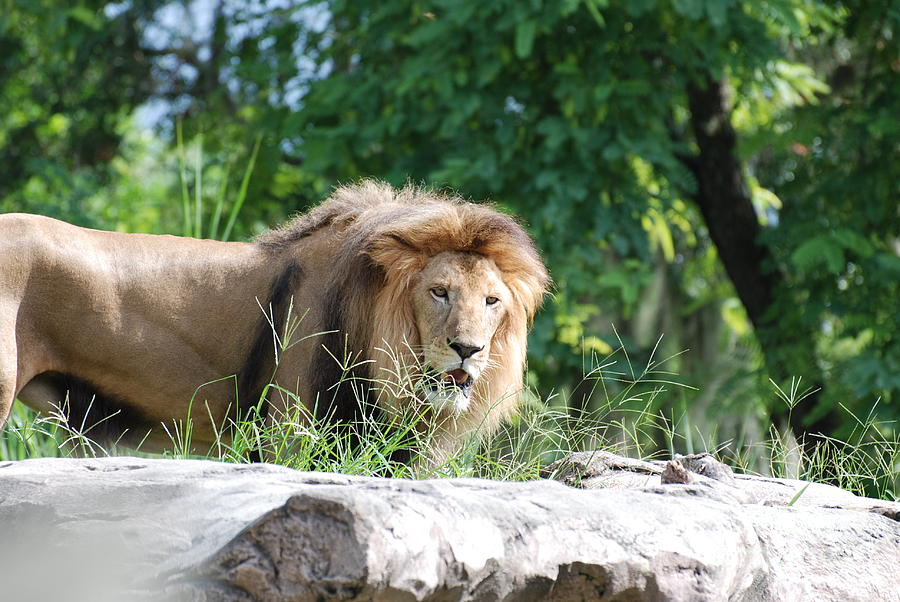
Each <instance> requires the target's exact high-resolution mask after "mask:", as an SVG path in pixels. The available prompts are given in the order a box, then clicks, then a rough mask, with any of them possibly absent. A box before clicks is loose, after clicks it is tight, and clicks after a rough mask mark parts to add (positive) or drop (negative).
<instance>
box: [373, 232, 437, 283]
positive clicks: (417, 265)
mask: <svg viewBox="0 0 900 602" xmlns="http://www.w3.org/2000/svg"><path fill="white" fill-rule="evenodd" d="M367 254H368V255H369V257H371V258H372V261H374V262H375V264H376V265H378V266H381V268H382V269H384V271H385V272H386V273H387V274H392V273H393V274H409V273H412V272H416V271H418V270H421V269H422V268H423V267H425V259H426V258H425V255H424V253H422V252H421V251H419V250H418V249H416V248H415V247H414V246H413V245H411V244H410V243H408V242H407V241H406V240H404V239H403V237H401V236H399V235H397V234H385V235H382V236H379V237H378V238H376V239H375V240H373V241H372V242H371V243H370V244H369V247H368V249H367Z"/></svg>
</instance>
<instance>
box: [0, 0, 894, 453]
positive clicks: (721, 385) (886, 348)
mask: <svg viewBox="0 0 900 602" xmlns="http://www.w3.org/2000/svg"><path fill="white" fill-rule="evenodd" d="M57 5H58V3H56V2H51V1H49V0H41V1H38V2H22V1H14V0H5V3H4V4H3V8H4V10H3V11H0V81H2V85H0V210H4V211H31V212H39V213H44V214H47V215H53V216H57V217H62V218H65V219H68V220H70V221H74V222H76V223H81V224H84V225H92V226H101V227H108V228H114V229H118V230H125V231H145V232H181V233H190V234H194V235H204V236H212V237H224V238H229V239H239V238H247V237H248V236H251V235H252V234H254V233H256V232H258V231H260V230H261V229H263V228H264V227H266V226H267V225H272V224H274V223H277V222H278V221H281V220H283V219H284V218H285V217H286V216H287V215H288V214H289V213H291V212H292V211H295V210H298V209H303V208H305V207H307V206H308V205H309V204H310V203H312V202H314V201H316V200H318V199H321V198H323V197H324V196H325V195H326V194H327V192H328V190H329V189H330V186H331V185H333V184H334V183H336V182H339V181H340V182H346V181H348V180H352V179H354V178H358V177H362V176H376V177H379V178H383V179H387V180H389V181H391V182H393V183H395V184H400V183H403V182H404V181H406V180H407V179H412V180H414V181H424V182H428V183H433V184H435V185H438V186H450V187H453V188H456V189H459V190H460V191H461V192H462V193H463V194H465V195H468V196H471V197H473V198H477V199H482V198H486V199H490V200H493V201H494V202H496V203H498V204H499V205H500V207H501V209H504V210H508V211H510V212H513V213H515V214H517V215H519V216H521V217H522V219H523V220H524V221H525V223H526V224H527V226H528V228H529V230H530V232H531V233H532V235H533V236H534V237H535V239H536V241H537V244H538V246H539V248H541V249H542V251H543V252H544V254H545V257H546V259H547V262H548V264H549V266H550V270H551V273H552V275H553V277H554V280H555V283H556V295H555V297H554V299H553V300H552V301H551V302H550V303H548V307H547V308H546V309H545V311H544V312H543V313H542V314H541V315H540V316H539V317H538V319H537V323H536V327H535V330H534V334H533V335H532V339H531V341H530V358H529V359H530V364H529V369H530V373H531V375H532V376H533V380H534V382H535V383H536V386H537V387H538V388H539V390H540V391H541V393H542V395H544V396H547V395H549V392H550V391H551V390H562V391H566V392H572V391H577V390H579V387H581V386H582V385H581V384H580V379H581V375H582V374H583V372H584V370H585V368H587V369H589V368H590V366H585V364H586V363H587V364H590V361H589V360H586V358H590V357H591V356H592V354H600V355H604V354H606V353H609V352H610V351H611V350H612V349H614V348H618V347H619V346H620V345H623V346H624V347H625V349H626V350H627V351H628V353H629V354H630V356H631V357H632V358H633V359H634V360H635V361H638V362H648V361H649V360H650V359H651V358H652V357H653V354H654V350H656V352H657V353H659V354H662V355H663V356H673V359H672V364H673V365H672V369H673V370H675V371H677V372H679V373H680V374H682V375H683V376H682V377H681V378H682V379H683V380H685V381H687V382H690V383H693V384H695V385H698V388H699V389H700V391H699V392H696V393H694V392H692V391H691V390H684V391H680V392H679V394H677V395H675V394H671V395H660V396H656V397H654V399H653V404H655V405H654V407H653V411H654V412H663V413H664V414H666V415H673V414H674V413H675V412H676V410H679V409H680V408H682V407H684V408H686V409H687V416H688V419H689V422H690V423H691V424H692V425H694V426H697V427H700V428H704V427H705V428H706V429H714V428H716V427H717V426H718V427H721V429H722V431H723V432H722V433H721V434H722V436H723V438H724V439H731V438H738V439H741V438H743V437H753V436H758V435H759V423H760V421H761V422H762V424H768V421H767V420H766V416H767V415H768V414H775V415H783V409H782V407H781V405H780V403H779V402H778V401H777V399H776V398H775V397H774V396H772V395H770V394H769V392H768V388H767V387H768V384H767V376H768V374H767V373H766V369H765V368H764V367H763V366H764V365H767V366H768V367H769V369H772V367H773V366H776V367H779V368H780V369H781V375H796V376H804V377H806V378H807V381H809V380H810V379H813V378H816V379H817V380H820V381H821V384H822V385H823V387H824V392H823V395H821V396H820V397H819V399H818V401H816V402H815V403H816V404H817V406H816V407H808V408H807V407H805V406H801V407H802V408H803V413H804V415H805V416H806V417H807V418H809V419H815V418H816V417H817V416H821V415H822V414H824V413H826V412H832V413H834V408H837V407H838V403H843V404H844V406H845V407H847V408H848V409H849V410H851V411H852V412H854V413H855V414H860V413H864V411H863V409H864V408H868V407H870V406H871V405H872V404H873V403H875V402H876V400H878V399H880V400H881V401H880V402H878V404H877V407H878V412H879V418H882V419H884V420H885V421H886V422H885V424H888V425H890V424H891V420H896V419H897V418H898V417H900V408H898V403H900V400H898V398H897V396H898V392H900V342H898V340H900V338H898V328H900V321H898V320H897V318H896V313H897V312H896V309H895V306H896V299H897V298H898V293H900V291H898V286H900V284H898V283H900V258H898V242H897V232H898V231H900V223H898V221H900V215H898V213H897V211H896V206H897V198H898V197H900V195H898V192H900V190H898V188H897V182H898V181H900V174H898V173H897V170H898V169H900V168H898V167H897V166H898V165H900V162H898V161H896V154H897V153H896V139H897V135H898V134H900V131H898V125H897V124H898V121H897V119H896V114H897V97H898V91H900V90H898V85H900V84H898V82H900V79H898V78H897V77H896V65H897V64H898V60H900V59H898V55H897V52H898V50H897V48H898V46H897V44H896V43H895V42H896V37H897V35H898V31H897V29H898V19H900V13H898V12H897V11H896V9H894V8H893V7H892V5H891V4H890V3H887V2H861V1H851V2H841V3H838V4H835V3H830V2H825V1H816V0H813V1H807V0H764V1H751V0H720V1H714V0H628V1H625V2H609V1H608V0H565V1H563V2H556V3H553V2H532V1H517V0H496V1H494V2H478V1H476V0H452V1H449V2H443V3H439V4H437V5H434V4H426V3H422V2H420V1H418V0H389V1H384V2H379V3H361V2H351V1H348V0H333V1H330V2H300V3H286V4H285V3H275V2H254V3H243V2H224V1H223V2H212V3H199V2H192V1H190V0H185V1H182V2H178V1H164V0H149V1H145V2H124V3H115V4H112V5H111V4H107V3H103V2H99V1H94V0H80V1H79V2H77V3H74V4H72V3H70V4H69V5H66V6H65V7H62V8H60V7H59V6H57ZM203 6H205V7H206V9H207V10H208V12H209V13H210V14H209V15H207V16H208V17H209V18H208V19H207V21H208V23H207V24H206V25H204V24H203V23H206V21H203V20H201V19H198V18H197V15H196V13H197V12H198V11H200V10H201V9H202V7H203ZM710 77H711V78H713V79H715V80H724V81H727V82H729V84H730V86H731V88H732V91H733V97H734V102H735V108H734V111H733V113H732V115H731V120H732V123H733V124H734V126H735V127H736V129H737V131H738V148H739V152H740V157H741V159H742V160H743V161H744V163H745V166H746V181H747V183H748V185H749V187H750V189H751V191H752V196H753V200H754V204H755V206H756V209H757V213H758V216H759V219H760V222H761V223H762V224H763V225H764V228H763V231H764V234H763V238H764V240H763V242H764V243H765V244H766V245H767V247H768V248H769V249H771V251H772V253H773V256H774V265H771V266H767V269H771V270H774V271H777V272H778V273H780V274H783V276H784V278H783V280H784V283H785V286H784V287H783V289H782V290H780V291H779V292H778V294H777V298H776V301H775V306H774V307H773V308H772V311H771V313H772V315H774V316H777V319H776V320H775V325H774V327H773V328H774V329H775V330H776V332H774V333H768V334H767V333H765V332H760V333H754V332H753V331H752V329H751V328H750V325H749V322H748V320H747V317H746V314H745V313H744V311H743V309H742V307H741V305H740V302H739V300H738V298H737V297H736V294H735V292H734V288H733V287H732V286H731V283H730V281H729V278H728V276H727V275H726V274H725V272H724V270H723V269H722V267H721V265H720V262H719V260H718V257H717V252H716V248H715V246H714V245H713V244H712V242H711V240H710V238H709V235H708V233H707V230H706V225H705V218H704V216H703V215H701V214H700V212H699V210H698V209H697V207H696V206H695V205H694V204H693V203H692V202H691V199H692V196H693V195H694V194H695V193H696V192H697V188H698V182H697V180H696V178H695V175H694V173H693V172H692V171H691V170H690V169H688V168H687V167H686V165H685V162H684V160H683V159H684V158H685V157H690V156H691V155H693V154H695V153H696V151H697V147H696V142H695V140H694V135H693V131H692V123H691V114H690V110H689V106H688V102H687V96H688V92H689V91H690V90H691V88H692V87H695V86H698V85H702V84H703V82H705V81H706V80H707V78H710ZM148 100H149V101H150V104H149V105H147V104H144V105H143V106H144V108H145V109H146V108H147V107H148V106H149V107H151V108H154V109H155V110H156V111H157V112H158V113H159V114H160V115H162V117H161V118H160V120H159V122H158V124H157V130H156V132H155V133H154V134H150V133H147V132H146V131H141V129H140V128H139V127H138V125H136V120H135V117H134V109H135V107H137V106H138V105H141V104H142V103H145V102H146V101H148ZM179 140H180V142H179ZM251 174H252V177H251ZM660 333H664V335H665V336H664V337H663V338H662V340H661V341H660V340H659V334H660ZM770 335H772V336H773V338H775V339H777V340H779V341H788V343H786V344H784V345H781V346H779V348H778V349H777V350H776V351H775V352H772V351H771V350H768V351H767V354H768V355H769V357H768V358H767V362H766V363H764V362H763V358H762V356H761V352H760V346H759V344H758V342H757V337H759V340H762V341H763V342H766V341H767V340H770V339H767V338H766V337H767V336H770ZM774 335H777V336H774ZM791 339H793V341H791ZM657 345H658V349H657ZM686 349H687V350H688V352H687V353H684V354H680V352H682V351H684V350H686ZM819 377H821V379H820V378H819ZM609 386H610V387H613V388H615V387H617V386H621V387H624V386H625V385H623V384H621V383H620V384H615V383H610V384H609ZM571 399H573V400H575V401H573V406H574V407H573V408H572V412H573V414H575V413H578V412H581V411H585V410H590V409H596V408H597V407H598V406H600V405H602V403H603V399H602V397H598V398H593V399H586V398H584V396H582V395H574V396H573V397H572V398H571ZM807 405H810V406H812V405H813V404H812V402H810V403H809V404H807ZM840 428H841V429H843V432H844V433H845V434H846V433H848V432H850V431H851V430H852V428H853V422H852V421H851V420H849V419H847V417H846V416H842V426H840ZM885 429H887V430H890V429H896V427H895V426H887V427H885ZM763 430H764V429H763ZM725 431H727V433H726V432H725ZM754 433H756V435H754ZM663 439H664V438H663ZM657 443H658V444H664V443H665V441H663V440H662V439H660V440H658V441H657Z"/></svg>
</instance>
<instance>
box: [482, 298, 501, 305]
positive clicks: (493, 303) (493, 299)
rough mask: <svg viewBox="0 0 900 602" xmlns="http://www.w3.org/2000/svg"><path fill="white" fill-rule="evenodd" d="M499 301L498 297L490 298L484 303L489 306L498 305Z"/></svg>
mask: <svg viewBox="0 0 900 602" xmlns="http://www.w3.org/2000/svg"><path fill="white" fill-rule="evenodd" d="M498 301H500V299H498V298H497V297H488V298H486V299H485V300H484V302H485V303H487V304H488V305H496V304H497V302H498Z"/></svg>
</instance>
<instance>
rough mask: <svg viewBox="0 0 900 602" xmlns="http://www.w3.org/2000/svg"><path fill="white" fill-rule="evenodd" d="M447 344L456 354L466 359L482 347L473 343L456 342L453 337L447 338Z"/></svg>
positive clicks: (482, 347)
mask: <svg viewBox="0 0 900 602" xmlns="http://www.w3.org/2000/svg"><path fill="white" fill-rule="evenodd" d="M447 344H448V345H449V346H450V349H452V350H453V351H455V352H456V353H457V355H459V357H460V358H462V359H467V358H470V357H472V356H473V355H475V354H476V353H478V352H479V351H481V350H482V349H484V346H483V345H482V346H481V347H476V346H475V345H463V344H462V343H459V342H456V341H454V340H453V339H447Z"/></svg>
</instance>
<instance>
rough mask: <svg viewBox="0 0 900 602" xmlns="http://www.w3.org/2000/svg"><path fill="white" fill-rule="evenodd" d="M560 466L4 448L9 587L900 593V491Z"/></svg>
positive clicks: (407, 594) (684, 461) (257, 594)
mask: <svg viewBox="0 0 900 602" xmlns="http://www.w3.org/2000/svg"><path fill="white" fill-rule="evenodd" d="M548 475H549V476H553V477H556V478H559V479H560V480H562V481H563V483H566V484H563V483H560V482H556V481H553V480H545V481H536V482H529V483H498V482H491V481H480V480H474V479H446V480H430V481H400V480H387V479H375V478H362V477H347V476H341V475H323V474H317V473H300V472H295V471H291V470H288V469H285V468H280V467H276V466H269V465H250V466H241V465H227V464H220V463H214V462H206V461H175V460H148V459H136V458H104V459H78V460H59V459H45V460H27V461H24V462H10V463H3V464H0V519H2V520H0V537H2V538H3V541H4V544H5V545H3V546H2V548H0V549H2V551H0V555H2V557H0V599H3V600H7V599H8V600H54V599H66V600H96V601H106V600H109V601H116V602H122V601H129V600H194V601H198V602H199V601H213V600H350V599H353V600H548V599H550V600H554V599H555V600H808V599H816V600H820V601H822V600H900V522H898V520H897V519H898V518H900V505H898V504H892V503H888V502H882V501H877V500H868V499H866V498H859V497H856V496H853V495H852V494H850V493H847V492H845V491H841V490H839V489H835V488H833V487H828V486H825V485H815V484H813V485H810V486H808V487H807V484H806V483H804V482H800V481H788V480H778V479H762V478H755V477H745V476H742V475H733V474H731V472H730V470H728V469H727V468H725V467H723V466H722V465H720V464H718V463H716V462H715V461H714V460H712V458H709V457H704V456H689V457H683V458H676V459H675V460H673V461H671V462H670V463H668V464H667V463H656V462H653V463H651V462H639V461H635V460H628V459H625V458H621V457H618V456H613V455H611V454H605V453H602V452H590V453H584V454H581V455H574V456H572V457H570V458H569V459H567V461H566V462H561V463H559V464H557V465H555V466H553V467H551V469H550V470H549V471H548ZM804 487H807V488H806V489H805V490H803V488H804ZM801 490H803V493H802V494H801V495H800V496H799V497H796V496H797V493H798V492H800V491H801ZM795 497H796V500H795V501H794V504H793V505H789V503H790V502H791V501H792V500H794V498H795Z"/></svg>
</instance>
